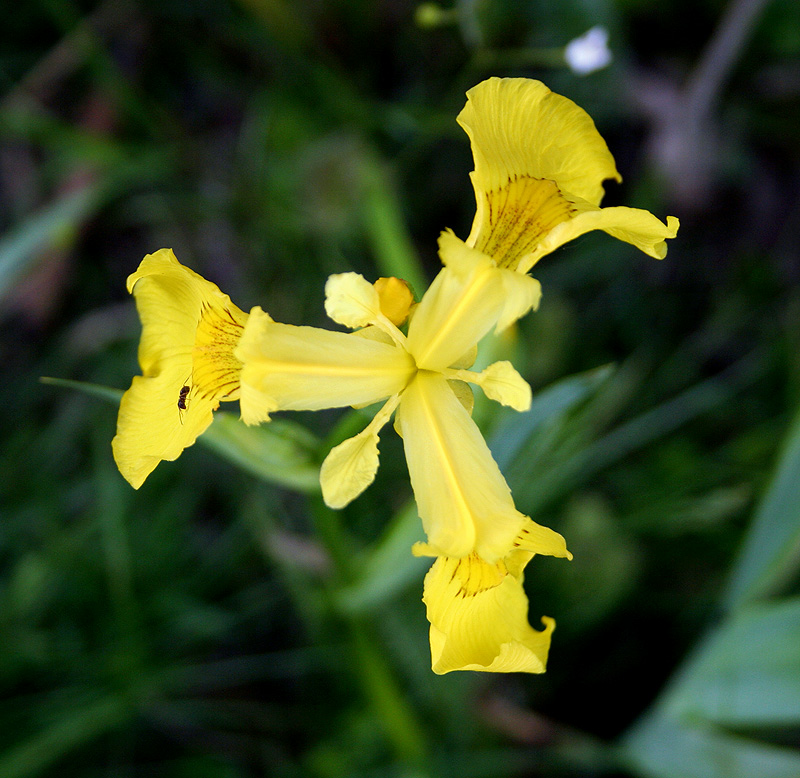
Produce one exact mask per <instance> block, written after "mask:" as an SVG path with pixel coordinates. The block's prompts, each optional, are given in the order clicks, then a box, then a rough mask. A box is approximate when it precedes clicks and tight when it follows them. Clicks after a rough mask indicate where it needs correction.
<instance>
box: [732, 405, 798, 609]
mask: <svg viewBox="0 0 800 778" xmlns="http://www.w3.org/2000/svg"><path fill="white" fill-rule="evenodd" d="M798 568H800V415H798V417H797V418H796V419H795V421H794V424H793V426H792V428H791V430H790V432H789V434H788V437H787V439H786V443H785V445H784V449H783V453H782V455H781V458H780V460H779V462H778V466H777V469H776V470H775V475H774V477H773V480H772V483H771V485H770V487H769V489H768V490H767V492H766V494H765V495H764V497H763V498H762V500H761V502H760V504H759V507H758V509H757V511H756V515H755V517H754V519H753V523H752V525H751V527H750V530H749V532H748V533H747V536H746V538H745V541H744V546H743V548H742V550H741V553H740V554H739V558H738V561H737V562H736V564H735V565H734V568H733V573H732V574H731V577H730V581H729V584H728V591H727V593H726V595H725V599H724V604H725V607H726V608H727V609H728V610H733V609H735V608H740V607H741V606H742V605H745V604H747V603H748V602H752V601H753V600H755V599H758V598H761V597H768V596H769V595H771V594H774V593H775V592H777V591H778V590H779V589H780V588H781V587H782V586H783V585H784V584H785V583H786V582H787V581H788V580H789V579H790V578H791V577H792V576H793V575H794V574H795V573H796V572H797V570H798Z"/></svg>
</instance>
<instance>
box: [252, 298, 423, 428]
mask: <svg viewBox="0 0 800 778" xmlns="http://www.w3.org/2000/svg"><path fill="white" fill-rule="evenodd" d="M236 356H237V358H238V359H239V360H241V362H242V374H241V382H242V398H241V401H240V405H241V406H242V418H243V419H244V420H245V421H248V420H249V419H250V418H251V413H250V404H251V403H252V404H253V405H255V406H256V407H257V408H260V409H269V410H312V411H315V410H321V409H323V408H338V407H344V406H348V405H370V404H372V403H374V402H378V401H379V400H383V399H385V398H387V397H391V396H392V395H394V394H398V393H399V392H400V391H402V390H403V388H404V387H405V385H406V383H408V381H409V379H410V377H411V375H412V374H413V371H414V360H413V359H412V358H411V357H410V356H409V354H408V353H407V352H406V351H405V349H402V348H400V347H398V346H396V345H388V344H386V343H382V342H380V341H377V340H373V339H370V338H366V337H359V336H357V335H355V334H350V333H345V332H330V331H329V330H323V329H318V328H316V327H296V326H293V325H290V324H279V323H278V322H275V321H273V320H272V319H271V318H270V317H269V316H268V315H267V314H266V313H264V311H262V310H261V309H260V308H253V310H252V311H251V312H250V319H249V321H248V324H247V327H246V328H245V331H244V334H243V335H242V338H241V340H240V342H239V345H238V347H237V349H236ZM252 417H255V418H257V417H258V413H257V412H254V413H253V414H252Z"/></svg>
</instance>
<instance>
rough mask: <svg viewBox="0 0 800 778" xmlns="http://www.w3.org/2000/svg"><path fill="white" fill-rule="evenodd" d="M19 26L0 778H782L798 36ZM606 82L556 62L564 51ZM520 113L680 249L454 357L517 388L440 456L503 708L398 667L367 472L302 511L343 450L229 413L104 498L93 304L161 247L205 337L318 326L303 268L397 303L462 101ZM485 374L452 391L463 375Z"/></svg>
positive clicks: (391, 466) (673, 15)
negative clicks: (485, 482) (613, 167)
mask: <svg viewBox="0 0 800 778" xmlns="http://www.w3.org/2000/svg"><path fill="white" fill-rule="evenodd" d="M431 15H432V16H433V17H434V18H433V22H435V23H434V24H428V25H424V24H421V23H420V17H419V15H418V13H417V7H416V5H415V3H413V2H410V1H409V0H377V1H373V2H368V1H367V0H340V2H322V1H320V0H318V1H317V2H313V1H312V0H294V2H289V0H240V1H239V2H235V0H229V1H227V2H226V0H197V1H196V2H183V1H182V0H160V1H159V2H156V1H155V0H105V2H83V1H81V2H78V1H77V0H34V1H33V2H19V3H14V4H10V5H9V6H8V7H7V8H6V9H5V12H4V14H3V29H2V32H0V94H1V96H0V229H2V236H0V295H2V297H1V299H2V307H1V308H0V312H1V313H2V316H1V317H0V328H2V329H0V356H1V357H2V365H3V367H2V370H3V380H2V382H0V408H2V412H1V413H0V436H1V437H0V467H1V468H2V470H1V471H0V472H1V473H2V475H0V699H2V703H0V778H22V777H23V776H56V775H57V776H59V777H60V778H61V777H64V776H81V777H83V776H88V777H91V778H93V777H95V776H122V777H123V778H128V777H131V778H133V777H134V776H137V777H138V776H154V777H161V776H164V777H169V778H172V777H173V776H176V777H183V776H186V777H187V778H188V777H189V776H192V778H195V777H197V778H249V777H250V776H278V777H280V778H282V777H283V776H287V777H288V776H312V777H314V778H316V777H317V776H319V778H336V777H339V776H376V777H377V776H398V777H399V776H404V777H405V776H408V777H409V778H411V777H412V776H413V777H414V778H421V777H422V776H454V777H455V776H458V778H479V777H482V776H486V777H487V778H489V777H490V776H491V777H492V778H498V777H502V776H544V777H549V776H596V775H610V776H617V777H618V778H635V777H636V776H642V777H643V778H694V777H695V776H696V777H697V778H737V777H738V776H742V778H797V776H800V598H799V597H798V595H800V589H799V587H798V567H800V426H799V425H798V423H797V422H795V421H794V419H795V417H796V415H797V411H798V406H799V405H800V402H799V401H800V383H799V380H798V379H799V378H800V356H799V355H800V289H798V281H799V280H800V256H799V254H798V245H800V209H799V208H798V202H800V14H798V8H797V4H796V0H772V2H753V0H738V2H736V1H735V2H722V1H721V0H692V2H688V0H674V1H673V2H654V0H616V2H614V1H613V0H561V1H560V2H558V3H554V2H547V1H546V0H462V2H456V4H455V5H452V6H451V5H448V6H447V7H446V8H443V9H442V12H441V13H440V14H438V17H437V14H435V13H434V14H431V13H430V12H429V14H428V17H427V18H428V19H429V20H430V17H431ZM595 25H603V26H605V27H606V28H607V30H608V31H609V33H610V46H611V49H612V52H613V56H614V61H613V63H612V64H611V66H610V67H608V68H606V69H604V70H601V71H598V72H596V73H592V74H589V75H586V76H580V75H577V74H575V73H573V72H571V71H570V70H569V69H568V68H567V67H565V66H564V62H563V46H564V45H565V44H566V43H567V42H568V41H569V40H571V39H573V38H575V37H576V36H578V35H580V34H582V33H583V32H585V31H586V30H587V29H589V28H590V27H593V26H595ZM491 75H501V76H503V75H524V76H529V77H534V78H540V79H542V80H543V81H544V82H545V83H546V84H547V85H548V86H550V87H551V88H552V89H553V90H555V91H558V92H560V93H562V94H564V95H566V96H568V97H570V98H572V99H573V100H575V101H576V102H577V103H578V104H579V105H581V106H582V107H584V108H585V109H586V110H587V111H588V112H589V113H590V114H591V115H592V116H593V118H594V119H595V121H596V123H597V125H598V128H599V129H600V131H601V133H602V134H603V136H604V137H605V138H606V140H607V142H608V144H609V146H610V148H611V151H612V153H613V154H614V155H615V158H616V160H617V165H618V168H619V170H620V172H621V173H622V175H623V178H624V182H623V183H622V184H621V185H617V184H609V185H608V186H607V196H606V200H605V204H609V205H616V204H625V205H630V206H636V207H643V208H649V209H652V210H653V211H654V212H655V213H656V214H657V215H658V216H659V217H661V218H662V219H663V218H664V217H666V215H667V214H673V215H676V216H678V217H679V218H680V219H681V222H682V226H681V230H680V233H679V235H678V238H677V239H676V240H674V241H671V243H670V248H669V254H668V256H667V258H666V259H665V260H664V261H662V262H657V261H655V260H652V259H650V258H648V257H646V256H644V255H642V254H639V253H637V252H636V251H635V250H634V249H633V248H631V247H630V246H627V245H625V244H622V243H619V242H617V241H614V240H613V239H611V238H609V237H608V236H606V235H603V234H591V235H587V236H584V237H583V238H581V239H579V240H578V241H576V242H575V243H574V244H571V245H569V246H567V247H565V248H563V249H561V250H559V251H558V252H557V253H556V254H554V255H552V256H549V257H546V258H545V260H543V261H542V263H541V264H540V265H539V266H537V268H536V270H535V273H534V275H535V276H536V277H537V278H539V279H540V281H541V282H542V285H543V289H544V298H543V301H542V305H541V307H540V310H539V311H538V312H537V313H535V314H533V315H530V316H529V317H527V318H526V319H525V320H523V321H522V322H521V323H520V325H519V327H518V329H517V330H516V331H515V332H514V333H511V335H510V336H509V337H507V338H505V339H504V340H502V341H500V342H497V343H494V344H493V345H492V348H493V349H494V350H495V355H497V354H500V355H501V356H506V357H508V356H511V357H512V358H513V361H514V364H515V365H516V366H517V367H518V368H519V369H520V371H521V372H522V373H523V375H524V376H525V377H526V378H527V379H528V380H529V382H530V383H531V385H532V386H533V387H534V395H535V399H534V405H533V408H532V409H531V411H530V412H529V413H527V414H525V415H524V416H518V415H515V414H514V413H513V412H508V413H506V412H505V410H502V409H499V408H497V407H494V406H491V405H490V404H488V403H482V402H479V403H478V405H477V406H476V418H477V419H478V421H479V423H480V424H481V426H482V428H483V430H484V431H485V432H486V434H487V438H488V440H489V441H490V444H491V445H492V448H493V451H494V452H495V455H496V458H497V459H498V461H499V462H500V464H501V466H502V468H503V471H504V473H505V474H506V475H507V478H508V480H509V483H510V484H511V486H512V488H513V490H514V494H515V498H516V500H517V504H518V506H519V507H520V509H521V510H523V511H525V512H527V513H529V514H530V515H532V516H533V517H534V519H536V520H537V521H539V522H541V523H543V524H546V525H548V526H551V527H553V528H554V529H556V530H558V531H559V532H561V533H562V534H564V535H565V537H566V538H567V541H568V544H569V547H570V549H571V550H572V552H573V553H574V555H575V559H574V561H573V562H571V563H566V562H565V561H563V560H553V559H549V558H541V559H535V560H534V561H533V562H532V563H531V564H530V565H529V567H528V571H529V572H528V575H527V578H526V588H527V590H528V593H529V597H530V600H531V620H532V623H534V624H537V623H538V618H539V616H540V615H542V614H547V615H550V616H553V617H555V618H556V620H557V622H558V629H557V630H556V632H555V635H554V640H553V647H552V653H551V661H550V666H549V669H548V672H547V673H546V674H545V675H543V676H521V675H511V676H491V675H482V674H475V673H454V674H450V675H447V676H442V677H439V676H435V675H433V674H432V673H431V671H430V668H429V654H428V644H427V622H426V620H425V613H424V606H423V605H422V603H421V601H420V597H421V593H422V578H423V575H424V571H425V564H426V563H425V561H424V560H418V559H414V558H412V557H411V556H410V553H409V547H410V545H411V543H412V542H413V541H414V540H416V539H418V538H419V537H420V535H421V530H420V528H419V525H418V519H417V517H416V515H415V513H414V509H413V503H410V499H411V491H410V487H409V485H408V478H407V474H406V471H405V464H404V461H403V457H402V447H401V445H400V443H399V442H398V440H397V438H396V436H395V435H394V434H393V433H392V432H391V431H390V430H388V429H387V430H386V432H385V433H384V435H383V439H382V442H381V451H382V457H381V462H382V464H381V469H380V471H379V474H378V478H377V481H376V483H375V484H374V485H373V486H372V487H371V488H370V489H369V490H368V491H367V492H366V493H365V494H364V495H363V496H362V497H361V498H359V499H358V500H357V501H356V502H355V503H353V504H352V505H351V506H349V507H348V508H347V509H346V510H344V511H342V512H340V513H336V514H334V513H332V512H330V511H327V510H326V509H325V508H324V506H323V505H322V504H321V500H320V498H319V496H318V494H317V488H316V468H317V467H318V464H319V462H320V461H321V459H322V457H323V456H324V454H325V453H326V452H327V450H328V449H329V448H330V446H331V445H332V444H333V443H334V442H337V441H338V440H340V439H342V438H343V437H345V436H346V435H347V434H348V431H353V430H355V429H358V428H359V425H360V424H362V423H363V422H362V419H361V417H359V415H358V413H357V412H355V411H354V412H350V413H322V414H296V415H293V414H284V415H283V417H282V418H281V419H280V421H278V422H276V423H273V424H271V425H268V426H267V427H264V428H260V429H259V430H257V431H243V429H242V428H241V427H240V426H239V425H238V423H237V422H236V421H235V418H234V417H233V416H231V417H222V418H221V420H220V421H219V422H215V424H214V427H213V428H212V430H211V431H210V433H209V434H208V435H207V436H206V437H205V438H204V439H203V443H198V445H196V446H194V447H192V448H191V449H189V450H187V451H186V452H185V453H184V455H183V456H182V457H181V458H180V460H178V461H177V462H175V463H165V464H162V465H161V466H159V468H158V469H157V470H156V472H155V473H154V474H153V475H152V476H151V477H150V479H149V480H148V482H147V483H146V484H145V485H144V487H142V489H141V490H139V491H138V492H134V491H133V490H132V489H130V487H129V486H128V485H127V484H126V483H125V482H124V481H123V480H122V478H121V477H120V476H119V474H118V473H117V471H116V470H115V467H114V464H113V461H112V458H111V449H110V440H111V437H112V436H113V434H114V428H115V407H114V405H113V396H112V397H111V400H112V403H109V402H108V401H107V400H108V398H106V399H103V398H102V397H97V396H91V395H88V394H87V393H86V392H82V391H75V390H74V389H71V388H68V387H65V386H54V385H45V384H42V383H40V381H39V378H40V376H55V377H58V378H62V379H71V380H76V381H83V382H89V383H93V384H98V385H103V386H108V387H115V388H118V389H124V388H126V387H127V386H128V384H129V383H130V379H131V376H132V375H133V374H135V373H136V372H138V368H137V363H136V345H137V340H138V336H139V324H138V319H137V317H136V312H135V309H134V305H133V301H132V299H131V298H130V297H129V296H128V295H127V294H126V292H125V279H126V277H127V275H128V274H129V273H131V272H132V271H133V270H134V269H135V268H136V266H137V265H138V263H139V261H140V260H141V258H142V257H143V256H144V255H145V254H146V253H150V252H152V251H154V250H156V249H159V248H162V247H171V248H173V249H174V250H175V253H176V255H177V256H178V258H179V260H180V261H182V262H183V263H184V264H186V265H189V266H190V267H192V268H193V269H194V270H196V271H198V272H200V273H201V274H203V275H204V276H205V277H207V278H209V279H211V280H213V281H214V282H216V283H217V284H218V285H219V286H220V287H221V288H222V289H223V290H224V291H226V292H227V293H229V294H230V295H231V297H232V298H233V300H234V301H235V302H236V303H237V304H238V305H239V306H240V307H241V308H243V309H245V310H248V309H249V308H250V307H251V306H252V305H256V304H258V305H261V306H262V307H263V308H264V309H265V310H267V311H269V312H270V313H271V314H272V315H273V316H274V317H275V318H276V319H278V320H280V321H285V322H289V323H294V324H301V323H302V324H316V325H321V326H327V324H326V319H325V317H324V311H323V284H324V281H325V279H326V277H327V276H328V275H329V274H330V273H333V272H343V271H347V270H355V271H358V272H361V273H363V274H364V275H365V276H366V277H368V278H370V279H374V278H376V277H377V276H379V275H387V274H393V275H401V276H403V277H405V278H407V279H408V280H410V281H411V282H412V284H413V285H414V287H415V288H416V290H417V293H418V294H419V293H421V292H422V291H423V290H424V288H425V285H426V284H427V283H428V281H429V280H430V279H431V278H432V277H433V274H434V273H435V272H436V269H437V266H438V258H437V255H436V239H437V236H438V234H439V232H440V230H442V229H443V228H445V227H451V228H453V229H454V230H455V232H456V234H458V235H459V236H461V237H462V238H463V237H466V235H467V233H468V231H469V225H470V223H471V220H472V215H473V213H474V196H473V193H472V189H471V186H470V183H469V179H468V173H469V171H470V170H471V167H472V162H471V156H470V151H469V146H468V142H467V138H466V135H465V134H464V133H463V132H462V131H461V129H460V128H459V127H458V126H457V125H456V123H455V117H456V114H457V113H458V111H459V110H460V109H461V108H462V107H463V104H464V92H465V91H466V90H467V89H468V88H469V87H470V86H473V85H474V84H476V83H477V82H479V81H480V80H482V79H484V78H486V77H488V76H491ZM484 356H485V357H486V358H488V355H484Z"/></svg>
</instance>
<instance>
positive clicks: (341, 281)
mask: <svg viewBox="0 0 800 778" xmlns="http://www.w3.org/2000/svg"><path fill="white" fill-rule="evenodd" d="M380 312H381V303H380V298H379V297H378V292H377V290H376V289H375V287H374V286H373V285H372V284H371V283H370V282H369V281H367V279H366V278H364V276H362V275H359V274H358V273H337V274H336V275H332V276H330V277H329V278H328V281H327V282H326V284H325V313H327V314H328V316H330V317H331V319H333V320H334V321H335V322H338V323H339V324H344V326H345V327H350V329H356V328H358V327H366V326H367V325H369V324H374V323H375V321H376V319H377V318H378V316H379V315H380Z"/></svg>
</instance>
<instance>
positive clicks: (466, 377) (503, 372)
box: [452, 361, 531, 411]
mask: <svg viewBox="0 0 800 778" xmlns="http://www.w3.org/2000/svg"><path fill="white" fill-rule="evenodd" d="M452 375H453V377H455V378H460V379H461V380H462V381H469V382H470V383H473V384H477V385H478V386H480V388H481V389H483V391H484V393H485V394H486V396H487V397H488V398H489V399H490V400H495V401H496V402H499V403H502V404H503V405H508V406H509V407H510V408H513V409H514V410H515V411H527V410H528V408H530V407H531V387H530V385H529V384H528V382H527V381H526V380H525V379H524V378H523V377H522V376H521V375H520V374H519V373H518V372H517V371H516V370H515V369H514V366H513V365H512V364H511V363H510V362H508V361H502V362H495V363H493V364H491V365H489V367H487V368H486V369H485V370H483V371H481V372H480V373H473V372H471V371H469V370H454V371H452Z"/></svg>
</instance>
